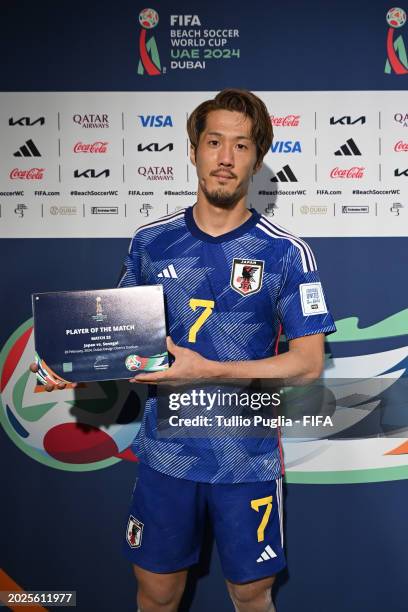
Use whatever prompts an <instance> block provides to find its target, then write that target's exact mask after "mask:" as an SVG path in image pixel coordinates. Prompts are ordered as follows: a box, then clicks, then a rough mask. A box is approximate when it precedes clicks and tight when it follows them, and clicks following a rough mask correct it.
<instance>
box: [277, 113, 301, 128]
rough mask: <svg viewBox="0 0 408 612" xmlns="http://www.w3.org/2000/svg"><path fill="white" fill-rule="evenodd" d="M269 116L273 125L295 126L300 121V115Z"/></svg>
mask: <svg viewBox="0 0 408 612" xmlns="http://www.w3.org/2000/svg"><path fill="white" fill-rule="evenodd" d="M270 118H271V123H272V125H273V126H274V127H297V126H298V125H299V122H300V115H285V116H283V117H276V116H275V115H270Z"/></svg>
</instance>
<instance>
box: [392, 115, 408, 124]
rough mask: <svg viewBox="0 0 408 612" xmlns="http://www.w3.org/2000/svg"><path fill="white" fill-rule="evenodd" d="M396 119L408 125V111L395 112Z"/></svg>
mask: <svg viewBox="0 0 408 612" xmlns="http://www.w3.org/2000/svg"><path fill="white" fill-rule="evenodd" d="M394 121H396V122H397V123H399V124H400V125H402V126H403V127H408V113H395V115H394Z"/></svg>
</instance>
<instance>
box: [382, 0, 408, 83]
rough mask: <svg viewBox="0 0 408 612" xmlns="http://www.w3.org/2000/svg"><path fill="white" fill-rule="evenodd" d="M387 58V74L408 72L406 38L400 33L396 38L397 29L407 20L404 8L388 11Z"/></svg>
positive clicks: (385, 69)
mask: <svg viewBox="0 0 408 612" xmlns="http://www.w3.org/2000/svg"><path fill="white" fill-rule="evenodd" d="M386 19H387V23H388V25H389V26H390V27H389V28H388V32H387V60H386V62H385V68H384V72H385V73H386V74H391V73H394V74H408V58H407V51H406V48H405V44H404V39H403V37H402V35H401V34H400V35H399V36H397V38H395V40H394V32H395V30H397V29H399V28H402V26H403V25H405V22H406V20H407V14H406V12H405V11H404V9H402V8H398V7H394V8H391V9H390V10H389V11H388V13H387V17H386Z"/></svg>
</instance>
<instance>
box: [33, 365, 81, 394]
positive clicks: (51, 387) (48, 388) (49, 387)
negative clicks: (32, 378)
mask: <svg viewBox="0 0 408 612" xmlns="http://www.w3.org/2000/svg"><path fill="white" fill-rule="evenodd" d="M30 370H31V372H33V374H37V372H38V365H37V364H36V363H35V362H34V363H31V364H30ZM66 386H67V385H66V383H63V382H61V383H58V384H57V385H51V384H47V385H44V388H45V390H46V391H54V389H65V387H66ZM70 386H71V387H72V388H74V389H75V387H76V386H77V383H71V385H70Z"/></svg>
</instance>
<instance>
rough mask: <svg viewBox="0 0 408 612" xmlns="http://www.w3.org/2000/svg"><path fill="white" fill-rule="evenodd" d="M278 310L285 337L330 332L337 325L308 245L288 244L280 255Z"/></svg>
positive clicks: (301, 243) (299, 242) (299, 243)
mask: <svg viewBox="0 0 408 612" xmlns="http://www.w3.org/2000/svg"><path fill="white" fill-rule="evenodd" d="M283 262H284V263H283V271H282V284H281V289H280V292H279V297H278V304H277V311H278V316H279V319H280V322H281V324H282V327H283V333H284V334H285V336H286V338H287V339H288V340H292V339H293V338H300V337H302V336H309V335H312V334H320V333H324V334H326V335H327V334H330V333H332V332H335V331H336V326H335V324H334V320H333V317H332V315H331V314H330V311H329V309H328V305H327V300H326V297H325V294H324V291H323V287H322V284H321V282H320V278H319V273H318V271H317V265H316V260H315V257H314V255H313V252H312V250H311V248H310V247H309V245H308V244H306V243H305V242H303V241H301V240H300V239H299V240H298V241H297V242H296V244H291V246H290V247H289V248H288V249H287V251H286V254H285V255H284V258H283Z"/></svg>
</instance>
